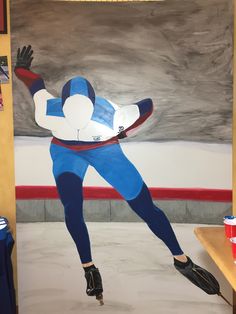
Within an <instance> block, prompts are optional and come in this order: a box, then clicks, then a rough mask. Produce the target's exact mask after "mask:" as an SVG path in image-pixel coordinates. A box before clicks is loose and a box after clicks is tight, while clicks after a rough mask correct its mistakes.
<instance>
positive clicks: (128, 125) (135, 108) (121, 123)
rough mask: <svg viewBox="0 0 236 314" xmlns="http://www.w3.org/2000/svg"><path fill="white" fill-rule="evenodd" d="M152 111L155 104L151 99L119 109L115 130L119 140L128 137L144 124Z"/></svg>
mask: <svg viewBox="0 0 236 314" xmlns="http://www.w3.org/2000/svg"><path fill="white" fill-rule="evenodd" d="M152 111H153V102H152V100H151V99H150V98H148V99H143V100H141V101H139V102H137V103H135V104H133V105H129V106H123V107H120V108H118V109H117V110H116V112H115V115H114V129H116V130H117V131H118V133H119V138H123V137H126V136H128V133H129V132H130V131H131V130H133V129H135V128H137V127H138V126H139V125H140V124H142V123H143V122H144V121H145V120H146V119H147V118H148V117H149V116H150V115H151V114H152Z"/></svg>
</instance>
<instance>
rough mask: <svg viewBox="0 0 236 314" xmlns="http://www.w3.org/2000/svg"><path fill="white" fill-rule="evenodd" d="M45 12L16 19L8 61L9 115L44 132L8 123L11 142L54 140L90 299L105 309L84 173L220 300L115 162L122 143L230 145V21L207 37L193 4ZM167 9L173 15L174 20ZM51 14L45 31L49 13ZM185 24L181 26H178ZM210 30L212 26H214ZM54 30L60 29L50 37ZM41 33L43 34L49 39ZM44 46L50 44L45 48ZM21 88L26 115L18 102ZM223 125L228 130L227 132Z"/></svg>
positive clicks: (225, 9) (134, 177)
mask: <svg viewBox="0 0 236 314" xmlns="http://www.w3.org/2000/svg"><path fill="white" fill-rule="evenodd" d="M214 2H215V4H217V5H218V6H219V7H220V8H221V9H222V13H223V14H224V16H225V17H230V13H229V2H228V1H225V4H228V6H227V5H224V6H222V5H221V4H220V2H219V1H214ZM47 3H48V5H47V9H45V7H41V6H40V5H37V3H33V5H32V10H33V11H35V14H36V15H37V14H38V15H40V16H41V17H42V18H41V19H39V20H40V22H38V23H37V19H35V15H34V14H32V16H34V18H32V21H29V19H25V25H24V26H23V32H22V27H18V26H19V23H22V16H21V20H19V19H17V17H16V20H15V21H14V25H13V42H14V46H15V50H17V49H16V48H17V47H20V48H19V49H18V50H17V54H15V55H14V58H15V59H16V65H15V74H16V76H17V77H18V79H19V81H16V88H15V105H16V108H17V106H18V104H21V105H20V106H19V108H18V109H17V110H18V112H16V117H17V114H19V112H20V110H23V111H24V112H27V113H28V114H29V116H32V112H34V116H35V121H36V123H37V125H38V126H40V127H42V128H43V129H40V128H39V127H37V126H36V125H35V121H34V118H30V117H29V116H28V117H26V118H25V120H24V119H23V121H22V119H21V121H18V120H17V119H16V121H15V127H16V135H31V136H32V135H33V136H49V135H51V134H52V135H53V139H52V142H51V146H50V153H51V157H52V161H53V174H54V177H55V181H56V185H57V188H58V192H59V195H60V198H61V201H62V203H63V205H64V209H65V213H66V218H65V219H66V225H67V228H68V230H69V232H70V234H71V236H72V238H73V239H74V241H75V244H76V247H77V249H78V253H79V256H80V259H81V263H82V265H83V267H84V268H85V277H86V280H87V288H86V293H87V294H88V295H90V296H96V298H97V299H98V300H99V301H100V303H101V304H103V296H102V293H103V286H102V279H101V275H100V273H99V270H98V268H96V267H95V265H94V264H93V259H92V254H91V247H90V240H89V235H88V231H87V227H86V224H85V221H84V219H83V213H82V203H83V196H82V185H83V178H84V175H85V173H86V170H87V168H88V166H89V165H91V166H93V167H94V168H95V169H96V170H97V172H98V173H99V174H101V176H102V177H103V178H104V179H105V180H106V181H107V182H108V183H110V184H111V185H112V186H113V187H114V188H115V189H116V190H117V191H118V192H119V193H120V194H121V195H122V196H123V198H124V199H125V200H126V201H127V203H128V204H129V205H130V207H131V208H132V209H133V210H134V211H135V212H136V213H137V214H138V215H139V216H140V217H141V218H142V219H143V220H144V221H145V222H146V223H147V225H148V226H149V228H150V230H151V231H152V232H153V233H154V234H155V235H156V236H157V237H158V238H159V239H161V240H162V241H163V242H164V243H165V244H166V246H167V247H168V248H169V250H170V252H171V254H172V256H173V257H174V266H175V268H176V269H177V270H178V271H179V272H180V273H181V274H183V275H184V276H185V277H186V278H187V279H189V280H190V281H191V282H192V283H194V284H195V285H196V286H198V287H200V288H201V289H203V290H204V291H205V292H206V293H208V294H215V293H218V294H219V285H218V282H217V281H216V279H215V278H214V277H213V276H212V275H211V274H210V273H209V272H208V271H207V270H205V269H203V268H201V267H200V266H198V265H196V264H194V262H192V260H191V259H190V257H188V256H186V255H185V254H184V252H183V251H182V249H181V247H180V245H179V243H178V240H177V239H176V236H175V233H174V231H173V229H172V227H171V225H170V223H169V220H168V218H167V217H166V215H165V214H164V212H163V211H162V210H161V209H160V208H158V207H157V206H155V205H154V203H153V201H152V199H151V195H150V192H149V190H148V188H147V186H146V184H145V183H144V182H143V180H142V177H141V176H140V174H139V173H138V171H137V170H136V168H135V167H134V166H133V165H132V163H131V162H130V161H129V160H128V159H127V157H126V156H125V155H124V154H123V152H122V149H121V147H120V145H119V141H120V139H123V138H127V139H130V140H135V141H144V140H148V141H158V140H164V139H165V140H170V139H171V140H173V139H180V138H181V139H183V140H202V141H211V142H219V141H225V142H228V141H230V140H231V138H230V134H231V131H230V132H229V130H230V119H231V108H230V106H229V105H228V104H227V102H228V101H229V99H230V97H231V90H230V84H231V73H230V69H231V63H230V62H229V60H231V59H230V58H228V57H230V56H231V55H230V54H231V53H232V51H231V50H232V49H231V47H232V46H230V44H231V37H230V36H231V27H230V24H229V23H230V19H228V20H227V19H226V20H225V21H224V23H225V24H224V26H223V27H222V25H221V28H219V27H218V28H217V27H216V30H215V31H216V33H214V34H212V33H211V32H210V31H209V30H208V31H207V30H204V28H203V27H204V26H205V27H206V25H207V23H208V21H209V16H207V15H205V14H206V13H205V12H206V11H207V12H208V13H209V14H210V16H211V18H212V17H215V16H212V14H213V13H212V5H209V4H205V2H203V1H200V0H199V1H194V2H193V3H191V4H189V2H187V1H181V2H178V1H177V2H174V3H172V4H165V3H163V4H161V3H150V4H128V3H127V4H125V5H124V4H122V5H121V4H112V5H110V4H109V5H106V4H79V3H70V4H68V3H60V4H59V3H55V2H50V1H48V2H47ZM176 3H178V6H176V7H175V5H176ZM20 5H21V6H22V12H24V6H25V5H27V1H17V2H15V3H14V4H13V12H14V8H15V10H16V9H17V8H19V6H20ZM171 5H172V6H174V7H175V10H176V12H177V13H178V14H176V13H175V14H173V15H172V12H173V7H171ZM52 7H53V14H54V15H55V16H53V21H52V15H51V13H50V14H49V13H48V12H52V10H50V8H52ZM65 7H66V10H65ZM33 11H32V13H33ZM62 11H63V14H61V12H62ZM164 13H165V14H169V15H171V17H172V16H173V21H172V20H171V19H170V16H169V19H168V21H167V20H166V19H165V18H164V17H163V14H164ZM189 13H191V14H192V17H193V18H192V19H191V21H190V20H189V19H188V15H189ZM181 14H183V15H184V16H185V19H184V18H183V16H181V18H179V17H180V15H181ZM78 16H79V18H78ZM195 16H197V17H198V19H199V18H200V19H201V21H202V22H203V23H202V25H201V24H199V23H198V30H195V29H194V28H195V24H194V25H192V29H191V35H190V33H189V26H191V23H194V17H195ZM220 18H221V19H222V14H221V16H220ZM64 19H65V21H70V23H65V21H64ZM215 19H216V26H217V21H218V20H217V16H216V17H215ZM170 20H171V22H169V21H170ZM213 20H214V19H213ZM28 23H29V24H30V29H31V30H32V35H33V34H37V40H34V38H33V36H34V35H33V36H32V38H29V36H28V35H27V37H26V36H24V30H26V29H28V27H29V24H28ZM59 23H60V25H63V28H61V27H58V26H59ZM189 23H190V25H189ZM46 25H50V33H49V34H48V29H49V26H48V27H47V26H46ZM199 25H201V27H202V29H199V27H200V26H199ZM64 26H65V27H64ZM177 26H178V27H177ZM193 30H195V33H194V36H193ZM21 32H22V33H21ZM220 34H222V36H223V35H224V41H223V40H222V42H221V41H219V40H218V41H217V43H218V44H217V45H216V44H214V45H212V46H210V47H209V40H210V39H211V42H213V41H214V36H220ZM225 34H226V35H227V36H228V37H227V36H226V38H227V39H225ZM48 36H51V38H50V43H56V44H55V45H53V46H52V45H49V44H48ZM193 38H194V39H193ZM29 40H30V43H31V44H32V46H33V48H34V50H35V52H34V53H33V50H32V47H31V46H27V47H26V46H24V47H23V44H24V43H25V41H29ZM190 47H191V48H192V49H190ZM209 51H210V52H209ZM33 58H34V62H33V63H32V61H33ZM212 64H214V67H212ZM222 67H223V68H224V71H222ZM206 69H207V70H206ZM222 73H223V74H222ZM216 77H217V80H216ZM222 80H223V81H224V84H222ZM20 81H21V82H20ZM22 82H23V83H24V84H25V85H26V87H27V88H28V90H29V91H30V93H31V95H32V97H33V102H34V105H33V102H32V99H31V98H30V97H29V94H28V93H26V92H24V91H23V86H22ZM45 84H46V85H47V87H45ZM49 91H50V92H49ZM206 104H207V106H206ZM29 108H31V112H30V110H29ZM213 108H214V110H213ZM216 108H217V109H216ZM152 112H153V114H152ZM210 112H213V113H210ZM151 114H152V115H151ZM148 118H149V119H148ZM27 119H28V120H27ZM147 119H148V120H147ZM206 119H207V120H206ZM222 119H224V121H227V122H228V123H226V124H225V125H224V127H223V125H222ZM19 120H20V119H19ZM146 120H147V121H146ZM22 123H23V124H24V128H23V129H22V130H24V131H22V130H21V125H22ZM25 126H27V127H25ZM138 126H140V127H139V128H138V130H136V128H137V127H138ZM44 129H46V131H45V130H44ZM222 129H223V130H222ZM132 131H135V132H134V133H133V134H132ZM129 133H131V135H130V136H129V137H127V136H128V135H129ZM124 174H125V175H124ZM144 209H145V210H144ZM75 221H76V222H77V224H75V223H74V222H75ZM78 239H79V240H78ZM92 278H94V280H92Z"/></svg>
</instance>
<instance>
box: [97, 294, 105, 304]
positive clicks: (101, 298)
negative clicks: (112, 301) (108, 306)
mask: <svg viewBox="0 0 236 314" xmlns="http://www.w3.org/2000/svg"><path fill="white" fill-rule="evenodd" d="M96 299H97V300H98V302H99V304H100V305H104V302H103V295H102V294H99V295H96Z"/></svg>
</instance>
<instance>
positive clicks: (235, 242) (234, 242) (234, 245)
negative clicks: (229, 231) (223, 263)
mask: <svg viewBox="0 0 236 314" xmlns="http://www.w3.org/2000/svg"><path fill="white" fill-rule="evenodd" d="M230 242H231V247H232V254H233V259H234V263H235V264H236V237H233V238H230Z"/></svg>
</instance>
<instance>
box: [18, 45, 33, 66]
mask: <svg viewBox="0 0 236 314" xmlns="http://www.w3.org/2000/svg"><path fill="white" fill-rule="evenodd" d="M33 52H34V51H33V50H32V49H31V46H30V45H29V46H28V47H26V46H24V47H23V48H22V50H20V48H18V50H17V59H16V66H15V68H24V69H27V70H29V69H30V66H31V62H32V60H33V57H32V55H33Z"/></svg>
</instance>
